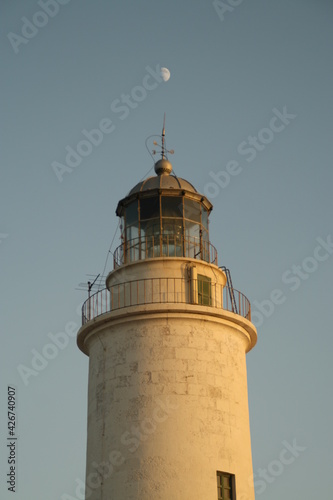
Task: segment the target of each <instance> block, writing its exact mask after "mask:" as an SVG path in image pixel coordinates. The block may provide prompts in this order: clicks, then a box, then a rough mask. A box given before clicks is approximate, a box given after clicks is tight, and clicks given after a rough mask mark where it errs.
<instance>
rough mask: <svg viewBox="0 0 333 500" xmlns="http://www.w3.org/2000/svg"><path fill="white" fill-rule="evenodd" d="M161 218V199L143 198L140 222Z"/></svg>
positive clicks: (157, 197) (155, 197)
mask: <svg viewBox="0 0 333 500" xmlns="http://www.w3.org/2000/svg"><path fill="white" fill-rule="evenodd" d="M159 216H160V198H159V196H154V197H151V198H142V199H141V200H140V220H145V219H153V218H155V217H159Z"/></svg>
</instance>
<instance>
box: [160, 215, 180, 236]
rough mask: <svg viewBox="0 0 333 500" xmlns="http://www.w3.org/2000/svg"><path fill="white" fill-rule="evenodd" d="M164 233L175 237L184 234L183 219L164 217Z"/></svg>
mask: <svg viewBox="0 0 333 500" xmlns="http://www.w3.org/2000/svg"><path fill="white" fill-rule="evenodd" d="M162 233H163V234H169V235H171V236H175V237H181V236H182V235H183V220H182V219H162Z"/></svg>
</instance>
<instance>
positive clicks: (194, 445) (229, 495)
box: [77, 126, 257, 500]
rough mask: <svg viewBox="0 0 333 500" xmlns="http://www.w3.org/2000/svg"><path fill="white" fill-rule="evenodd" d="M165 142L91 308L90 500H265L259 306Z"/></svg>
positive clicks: (123, 209) (138, 190)
mask: <svg viewBox="0 0 333 500" xmlns="http://www.w3.org/2000/svg"><path fill="white" fill-rule="evenodd" d="M164 141H165V129H164V126H163V131H162V136H161V144H160V146H161V151H160V158H159V159H158V161H156V163H155V165H154V170H155V172H154V175H152V176H151V177H148V178H146V179H145V180H143V181H141V182H139V183H138V184H136V185H135V186H134V187H133V188H132V189H131V190H130V191H129V193H128V194H127V196H125V197H123V198H122V199H121V200H120V201H119V202H118V205H117V208H116V215H117V216H118V217H119V218H120V242H121V243H120V245H119V246H118V248H117V249H116V250H115V252H114V256H113V269H112V270H111V271H110V272H109V274H108V275H107V277H106V283H105V288H104V289H103V290H99V291H98V292H97V293H95V294H92V295H90V296H89V298H88V300H87V301H86V302H85V303H84V304H83V308H82V327H81V328H80V330H79V332H78V337H77V343H78V346H79V348H80V349H81V351H83V353H85V354H86V355H87V356H89V381H88V424H87V433H88V438H87V458H86V499H89V500H214V499H215V500H227V499H228V500H236V499H237V500H254V498H255V496H254V486H253V472H252V455H251V439H250V422H249V410H248V390H247V372H246V353H248V352H249V351H250V350H251V349H252V348H253V347H254V345H255V344H256V340H257V332H256V328H255V326H254V325H253V323H252V322H251V307H250V303H249V301H248V299H247V298H246V297H245V295H243V294H242V293H241V292H240V291H238V290H236V289H235V288H234V287H233V285H232V282H231V275H230V271H229V270H228V269H226V267H225V266H223V265H222V266H220V264H224V263H223V259H222V262H220V261H221V257H218V252H217V250H216V248H215V247H214V246H213V244H212V243H211V242H210V237H209V221H210V216H211V212H212V209H213V206H212V204H211V202H210V201H209V200H208V199H207V198H206V197H205V196H204V195H202V194H200V193H199V192H198V191H197V190H196V188H195V187H194V186H193V185H192V184H191V182H189V181H187V180H185V179H183V178H180V177H177V176H176V175H175V174H174V173H173V168H172V165H171V163H170V161H169V159H168V151H167V149H166V147H165V142H164ZM218 219H219V218H218V217H217V221H216V222H215V224H216V225H217V224H218V222H219V220H218ZM212 223H213V224H214V222H212ZM226 237H227V235H226Z"/></svg>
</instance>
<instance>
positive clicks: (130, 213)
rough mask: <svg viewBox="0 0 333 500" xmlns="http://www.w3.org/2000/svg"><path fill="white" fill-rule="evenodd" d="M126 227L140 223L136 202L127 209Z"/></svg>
mask: <svg viewBox="0 0 333 500" xmlns="http://www.w3.org/2000/svg"><path fill="white" fill-rule="evenodd" d="M125 210H126V226H130V225H131V224H134V223H135V222H138V202H137V200H135V201H134V202H133V203H130V204H129V205H127V207H126V209H125Z"/></svg>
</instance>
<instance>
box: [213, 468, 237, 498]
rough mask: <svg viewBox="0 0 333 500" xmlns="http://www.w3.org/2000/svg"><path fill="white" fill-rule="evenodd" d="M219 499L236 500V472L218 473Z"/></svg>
mask: <svg viewBox="0 0 333 500" xmlns="http://www.w3.org/2000/svg"><path fill="white" fill-rule="evenodd" d="M216 477H217V500H236V487H235V476H234V474H228V473H227V472H219V471H217V473H216Z"/></svg>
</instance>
